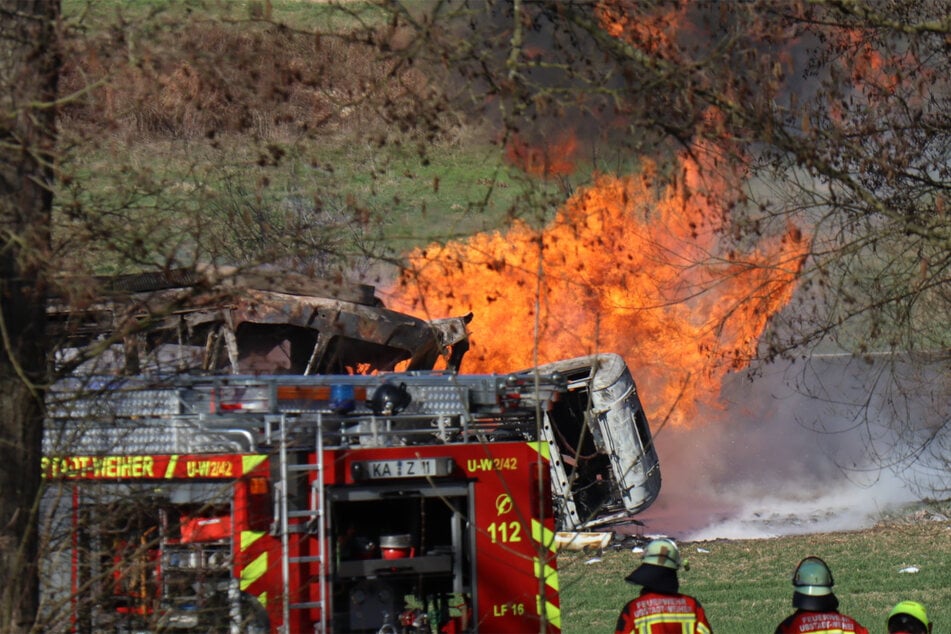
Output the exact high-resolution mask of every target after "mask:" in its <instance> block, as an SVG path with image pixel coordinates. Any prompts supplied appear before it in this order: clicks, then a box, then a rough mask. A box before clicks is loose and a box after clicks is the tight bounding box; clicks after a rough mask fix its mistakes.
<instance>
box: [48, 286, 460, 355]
mask: <svg viewBox="0 0 951 634" xmlns="http://www.w3.org/2000/svg"><path fill="white" fill-rule="evenodd" d="M74 288H76V289H79V290H78V292H74V293H73V294H72V295H71V296H70V297H69V298H66V297H64V296H57V297H54V298H53V299H52V300H51V301H50V302H49V308H48V311H47V313H48V317H49V320H50V332H51V334H52V335H53V336H54V337H57V338H58V340H59V344H60V345H61V346H62V347H65V348H73V349H77V348H82V347H83V346H88V345H89V344H91V343H95V342H100V343H101V342H102V341H107V342H110V341H111V342H113V343H115V344H116V345H120V344H121V345H122V346H123V347H124V349H125V351H126V354H125V357H126V358H125V366H126V367H125V368H124V370H125V372H126V373H135V372H138V371H139V369H140V367H141V360H140V359H139V357H141V356H148V355H149V354H151V353H152V352H154V351H155V350H157V349H159V348H160V347H162V346H185V347H192V348H198V349H201V350H203V351H204V354H202V355H201V361H200V362H199V365H200V367H189V368H187V369H188V370H192V371H194V370H199V371H210V372H215V371H219V372H226V371H230V372H232V373H236V372H254V373H268V374H337V373H348V372H350V373H353V372H366V371H374V370H376V371H387V370H392V369H394V368H395V367H396V366H397V364H402V365H401V369H405V370H429V369H432V368H433V367H434V366H435V364H436V362H437V360H438V359H439V358H440V356H441V355H444V356H445V357H446V358H447V367H448V368H449V369H453V370H458V368H459V364H460V362H461V359H462V355H463V354H464V353H465V350H466V349H467V347H468V332H467V329H466V324H467V323H468V322H469V320H470V319H471V315H465V316H461V317H448V318H444V319H436V320H430V321H427V320H424V319H420V318H418V317H414V316H412V315H408V314H405V313H401V312H397V311H393V310H389V309H387V308H386V307H385V306H384V305H383V302H382V301H381V300H380V298H379V297H377V296H376V293H375V288H374V287H373V286H370V285H366V284H359V283H348V282H342V281H341V282H338V281H334V280H325V279H316V278H309V277H306V276H303V275H300V274H295V273H288V272H283V271H271V270H268V271H260V270H254V271H230V270H228V271H224V270H222V269H214V270H213V271H198V270H170V271H165V272H160V273H145V274H138V275H123V276H116V277H99V278H94V279H92V280H87V282H86V283H85V284H84V285H79V284H74Z"/></svg>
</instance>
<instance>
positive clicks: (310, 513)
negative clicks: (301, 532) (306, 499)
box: [287, 509, 322, 519]
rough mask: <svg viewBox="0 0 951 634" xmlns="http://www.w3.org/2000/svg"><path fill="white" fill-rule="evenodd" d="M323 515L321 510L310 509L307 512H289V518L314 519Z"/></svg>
mask: <svg viewBox="0 0 951 634" xmlns="http://www.w3.org/2000/svg"><path fill="white" fill-rule="evenodd" d="M321 515H322V513H321V512H320V509H309V510H307V511H288V512H287V516H288V517H313V518H314V519H316V518H318V517H320V516H321Z"/></svg>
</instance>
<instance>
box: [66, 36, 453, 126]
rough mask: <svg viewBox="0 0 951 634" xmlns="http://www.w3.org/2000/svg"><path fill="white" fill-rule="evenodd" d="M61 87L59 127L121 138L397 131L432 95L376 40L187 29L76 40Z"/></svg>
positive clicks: (417, 73)
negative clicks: (132, 38) (67, 97)
mask: <svg viewBox="0 0 951 634" xmlns="http://www.w3.org/2000/svg"><path fill="white" fill-rule="evenodd" d="M90 86H92V87H93V88H92V90H85V89H86V88H88V87H90ZM61 87H62V89H63V93H64V94H79V95H81V97H80V98H79V99H76V100H74V101H72V102H70V103H69V104H67V105H66V106H65V107H64V108H63V111H62V117H61V121H62V122H63V125H64V126H65V127H66V128H74V129H77V130H86V131H87V132H90V133H97V132H101V131H102V130H111V131H113V132H114V133H116V134H119V135H122V136H124V137H126V138H129V139H133V138H142V136H143V135H144V136H147V137H164V138H193V137H204V136H214V135H217V134H221V133H228V132H236V133H250V134H255V135H259V136H265V137H267V136H271V135H273V134H276V133H282V132H287V133H293V134H300V133H302V132H311V133H320V134H326V133H328V132H333V131H338V130H345V129H359V130H367V129H370V128H378V127H383V128H385V127H386V126H396V127H398V128H400V129H404V130H405V129H412V128H414V126H415V123H416V118H417V117H418V115H419V114H420V112H421V111H422V110H424V109H423V108H420V104H421V103H422V102H424V101H425V102H432V101H433V100H434V99H438V95H439V93H438V90H435V88H434V87H433V86H432V85H431V82H430V81H429V80H428V79H427V74H426V73H425V72H424V71H421V70H417V69H416V68H413V67H405V68H404V67H402V66H400V65H399V63H398V61H393V60H390V61H384V60H383V59H382V57H381V55H380V54H379V51H378V50H377V49H376V47H375V46H373V45H372V44H368V43H365V42H359V41H346V40H344V39H342V38H327V37H323V38H317V37H315V36H313V35H307V34H302V33H294V32H290V31H288V30H286V29H279V28H276V27H268V28H259V27H248V26H245V27H243V28H242V29H238V28H231V27H229V26H227V25H221V24H214V25H209V24H191V23H190V24H187V25H184V26H183V27H181V28H180V29H177V30H164V31H159V32H156V33H155V34H153V35H151V36H150V37H149V38H148V39H146V40H143V39H137V40H136V45H135V46H132V45H130V44H129V43H128V41H127V40H126V38H125V37H124V35H123V34H121V33H119V32H117V31H112V32H109V33H107V34H106V35H104V36H102V37H99V38H97V39H93V38H91V37H89V36H86V37H84V38H77V39H75V40H73V41H71V42H69V47H68V53H67V56H66V67H65V72H64V75H63V79H62V83H61ZM424 127H426V126H424ZM429 127H432V126H431V125H429Z"/></svg>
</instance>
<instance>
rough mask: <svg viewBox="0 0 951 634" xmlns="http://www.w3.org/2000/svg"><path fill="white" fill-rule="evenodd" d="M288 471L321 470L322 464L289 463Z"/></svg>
mask: <svg viewBox="0 0 951 634" xmlns="http://www.w3.org/2000/svg"><path fill="white" fill-rule="evenodd" d="M287 470H288V471H320V465H318V464H289V465H287Z"/></svg>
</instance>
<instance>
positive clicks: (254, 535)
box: [239, 531, 264, 551]
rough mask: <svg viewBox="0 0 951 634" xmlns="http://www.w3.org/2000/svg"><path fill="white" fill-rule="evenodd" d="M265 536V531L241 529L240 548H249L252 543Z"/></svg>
mask: <svg viewBox="0 0 951 634" xmlns="http://www.w3.org/2000/svg"><path fill="white" fill-rule="evenodd" d="M262 537H264V531H241V546H240V547H239V548H240V550H242V551H244V550H247V549H248V547H249V546H251V544H253V543H254V542H256V541H258V540H259V539H261V538H262Z"/></svg>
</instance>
